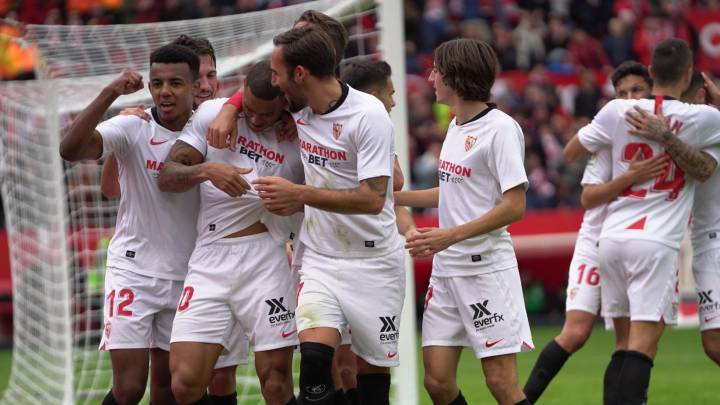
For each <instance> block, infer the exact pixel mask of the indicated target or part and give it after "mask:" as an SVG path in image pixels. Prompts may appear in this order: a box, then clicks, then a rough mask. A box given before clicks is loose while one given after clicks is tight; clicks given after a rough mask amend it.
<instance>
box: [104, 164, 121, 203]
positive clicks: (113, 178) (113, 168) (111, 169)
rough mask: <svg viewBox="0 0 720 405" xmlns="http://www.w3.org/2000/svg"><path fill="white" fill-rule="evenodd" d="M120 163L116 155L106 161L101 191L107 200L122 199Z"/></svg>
mask: <svg viewBox="0 0 720 405" xmlns="http://www.w3.org/2000/svg"><path fill="white" fill-rule="evenodd" d="M118 176H119V174H118V163H117V159H116V158H115V155H114V154H111V155H110V156H108V157H107V159H105V164H104V165H103V170H102V176H101V177H100V190H101V191H102V193H103V195H104V196H105V197H107V198H117V197H120V182H119V181H118Z"/></svg>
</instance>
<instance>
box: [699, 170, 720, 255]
mask: <svg viewBox="0 0 720 405" xmlns="http://www.w3.org/2000/svg"><path fill="white" fill-rule="evenodd" d="M718 193H720V170H717V169H715V173H713V174H712V176H710V178H709V179H707V180H705V182H704V183H699V184H698V185H697V188H696V189H695V203H694V204H693V209H692V215H693V219H692V245H693V254H695V255H698V254H700V253H702V252H705V251H707V250H709V249H712V248H713V247H720V203H718V200H717V199H718Z"/></svg>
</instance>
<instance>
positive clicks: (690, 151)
mask: <svg viewBox="0 0 720 405" xmlns="http://www.w3.org/2000/svg"><path fill="white" fill-rule="evenodd" d="M626 120H627V121H628V122H629V123H630V124H631V125H632V126H633V127H634V129H631V130H630V131H628V132H629V133H631V134H633V135H635V136H639V137H641V138H644V139H647V140H649V141H653V142H657V143H659V144H660V145H662V146H663V147H664V148H665V151H666V152H667V153H668V155H670V157H672V160H673V161H674V162H675V163H676V164H677V165H678V166H679V167H680V168H681V169H682V170H683V171H684V172H685V173H687V174H688V175H689V176H690V177H692V178H694V179H696V180H698V181H705V180H707V179H709V178H710V176H711V175H712V174H713V172H714V171H715V168H716V167H717V162H716V161H715V159H713V158H712V156H710V155H708V154H707V153H705V152H703V151H702V150H700V149H698V148H695V147H694V146H692V145H689V144H687V143H685V142H683V141H682V140H680V138H679V137H678V136H677V135H675V134H673V133H672V131H671V130H670V127H669V126H668V124H667V120H666V119H665V117H664V116H663V115H662V112H660V111H658V112H657V115H656V116H653V115H651V114H648V113H647V112H645V111H644V110H642V109H640V108H638V107H635V111H628V113H627V115H626Z"/></svg>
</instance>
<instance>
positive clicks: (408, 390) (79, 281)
mask: <svg viewBox="0 0 720 405" xmlns="http://www.w3.org/2000/svg"><path fill="white" fill-rule="evenodd" d="M400 7H401V5H400V2H394V1H392V0H389V1H385V2H383V1H371V0H344V1H343V0H319V1H312V2H306V3H301V4H299V5H296V6H291V7H283V8H278V9H272V10H266V11H262V12H255V13H246V14H239V15H230V16H222V17H215V18H208V19H197V20H185V21H175V22H167V23H153V24H131V25H114V26H41V25H30V26H28V27H27V32H26V34H25V35H24V37H23V38H22V40H23V41H26V42H27V43H28V44H36V45H37V46H38V49H39V50H40V56H41V59H42V64H41V66H39V67H38V69H37V70H38V71H37V74H38V77H39V78H40V79H39V80H34V81H28V82H0V100H2V101H1V102H0V173H1V176H0V179H1V181H0V189H1V191H2V199H3V202H4V208H5V214H6V215H5V217H6V222H7V233H8V240H9V243H10V256H11V257H10V259H11V264H12V277H13V315H14V337H13V357H12V371H11V377H10V381H9V385H8V389H7V390H6V391H5V393H4V395H3V398H2V404H37V403H62V404H97V403H100V402H101V401H102V398H103V396H104V395H105V394H106V393H107V391H108V389H109V387H110V386H111V383H112V381H111V379H112V378H111V376H112V373H111V369H110V361H109V356H108V354H107V353H106V352H100V351H98V349H97V347H98V343H99V340H100V336H101V331H102V304H103V276H104V272H105V256H106V249H107V245H108V242H109V239H110V237H111V236H112V233H113V228H114V226H115V216H116V211H117V202H118V201H117V200H114V199H107V198H105V197H104V196H103V195H102V193H101V191H100V174H101V168H102V162H95V161H92V162H79V163H73V164H69V163H67V162H63V161H62V160H61V158H60V156H59V153H58V146H59V142H60V139H61V137H62V130H63V128H65V127H67V125H68V124H69V123H70V122H71V121H72V119H73V118H74V115H75V114H77V113H78V112H79V111H81V110H82V109H83V108H84V107H85V106H87V104H89V103H90V101H91V100H92V99H93V98H94V97H95V96H96V95H97V94H98V93H99V91H100V90H101V89H102V88H103V87H104V86H105V85H107V84H108V83H109V82H110V81H111V80H112V79H113V78H114V77H115V76H116V75H117V74H119V73H120V71H121V70H122V69H123V68H125V67H132V68H134V69H136V70H138V71H140V72H142V73H143V76H144V77H145V78H147V77H148V76H147V68H148V60H149V55H150V52H151V51H152V50H153V49H155V48H157V47H158V46H160V45H163V44H166V43H169V42H170V41H172V40H173V39H175V38H176V37H177V36H178V35H180V34H186V35H189V36H195V37H204V38H207V39H208V40H210V42H211V43H212V45H213V47H214V48H215V51H216V55H217V69H218V74H219V77H220V79H221V93H222V94H223V95H229V94H231V93H232V92H233V91H234V90H236V89H237V88H238V87H239V85H240V84H241V83H242V74H243V72H244V71H245V70H246V69H247V67H248V66H249V65H250V64H252V63H254V62H255V61H257V60H259V59H261V58H264V57H267V56H268V55H269V52H270V51H271V49H272V38H273V36H274V35H276V34H278V33H280V32H282V31H284V30H286V29H288V28H289V27H290V26H291V25H292V23H293V22H294V20H295V19H296V18H297V17H298V16H299V15H300V14H301V13H302V12H303V11H305V10H308V9H315V10H320V11H322V12H325V13H326V14H329V15H331V16H334V17H336V18H339V19H340V20H341V21H343V22H344V23H345V24H346V26H347V28H348V31H349V33H350V35H351V39H350V45H349V46H348V53H347V54H346V57H367V56H381V57H383V58H385V59H386V60H388V61H389V62H390V63H391V65H393V70H394V72H393V79H394V80H395V82H396V84H395V87H396V89H397V90H398V95H396V97H397V98H398V102H399V103H398V104H399V105H402V108H401V109H400V110H398V111H395V112H394V114H393V120H394V122H395V123H396V133H398V134H405V133H406V130H405V128H406V126H405V124H404V121H405V118H404V117H405V108H404V105H403V104H404V97H405V96H404V80H403V78H402V74H403V73H404V56H403V55H404V48H403V43H402V42H403V39H402V28H401V27H402V15H401V12H400V11H399V10H400ZM386 10H394V11H393V13H395V14H394V15H389V14H387V11H386ZM381 26H384V27H386V28H387V27H392V29H391V30H389V32H391V33H392V35H388V33H384V32H383V31H385V29H386V28H383V29H380V27H381ZM398 26H399V27H400V28H399V29H398ZM388 37H391V38H392V41H389V40H387V38H388ZM138 103H145V104H146V105H149V104H151V103H152V101H151V99H150V96H149V93H147V90H144V91H141V92H138V93H135V94H133V95H130V96H124V97H121V98H120V99H119V100H118V101H117V102H116V104H114V105H113V107H112V109H111V111H110V114H109V115H110V116H111V115H113V114H115V113H117V112H118V111H119V109H121V108H124V107H128V106H135V105H137V104H138ZM405 145H406V144H405V142H404V135H403V137H399V142H398V150H400V151H402V150H407V148H406V147H405ZM400 155H401V158H402V159H404V158H405V156H406V155H407V154H406V153H404V152H400ZM408 284H409V285H412V284H413V283H412V279H411V278H409V279H408ZM412 299H413V297H412V295H410V296H409V297H408V300H412ZM413 307H414V302H412V301H411V302H409V303H408V305H406V309H412V308H413ZM405 315H406V316H404V318H405V319H403V321H404V322H403V323H404V325H403V327H404V328H405V329H404V334H403V335H404V336H405V338H404V339H403V341H404V342H401V354H400V355H401V356H403V366H402V369H401V370H400V371H399V372H397V373H396V377H395V378H394V381H395V384H394V388H393V391H394V393H395V402H396V403H402V404H413V403H416V402H417V382H416V372H417V369H416V360H415V339H416V337H415V335H416V334H415V330H414V329H413V328H412V326H407V325H414V320H413V319H412V318H413V317H414V314H411V312H405ZM405 322H407V324H405ZM296 360H297V359H296ZM295 363H296V366H295V373H296V374H297V372H298V368H297V363H298V362H297V361H296V362H295ZM253 370H254V368H253V366H252V361H251V364H250V366H247V367H242V366H241V367H240V368H239V369H238V399H239V401H240V403H243V404H258V403H262V397H261V396H260V391H259V386H258V383H257V379H256V377H255V375H254V371H253ZM398 381H400V382H399V383H398ZM146 397H147V396H146ZM144 401H145V403H147V398H146V399H145V400H144Z"/></svg>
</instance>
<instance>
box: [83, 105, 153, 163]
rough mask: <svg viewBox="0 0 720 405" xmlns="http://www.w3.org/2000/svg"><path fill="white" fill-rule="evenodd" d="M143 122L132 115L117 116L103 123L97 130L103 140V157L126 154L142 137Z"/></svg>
mask: <svg viewBox="0 0 720 405" xmlns="http://www.w3.org/2000/svg"><path fill="white" fill-rule="evenodd" d="M142 122H143V121H142V119H141V118H139V117H135V116H132V115H116V116H115V117H112V118H110V119H109V120H107V121H103V122H101V123H100V124H99V125H98V126H97V127H96V128H95V130H96V131H98V133H100V136H101V137H102V140H103V151H102V157H103V158H105V157H107V156H108V155H110V154H115V155H124V154H126V153H127V152H128V150H130V148H131V147H132V145H134V144H135V142H136V141H137V139H138V137H139V136H140V134H139V131H140V127H141V125H142Z"/></svg>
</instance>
